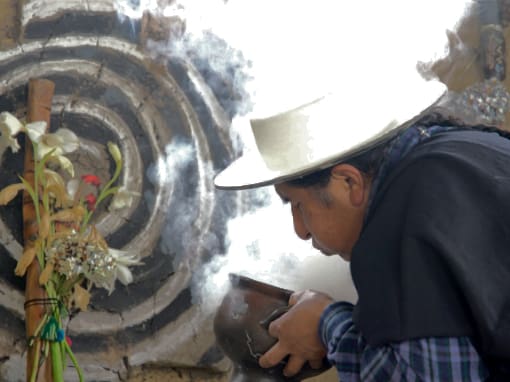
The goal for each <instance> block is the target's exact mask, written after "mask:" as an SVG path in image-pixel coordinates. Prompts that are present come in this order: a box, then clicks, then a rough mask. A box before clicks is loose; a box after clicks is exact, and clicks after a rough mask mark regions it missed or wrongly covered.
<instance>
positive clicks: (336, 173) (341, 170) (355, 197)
mask: <svg viewBox="0 0 510 382" xmlns="http://www.w3.org/2000/svg"><path fill="white" fill-rule="evenodd" d="M331 178H332V179H335V180H339V181H341V182H342V184H343V186H344V187H346V191H348V192H349V200H350V202H351V203H352V204H353V205H354V206H355V207H360V206H362V205H363V203H364V202H365V199H366V198H367V197H368V187H367V186H368V184H367V182H368V180H367V178H366V177H365V175H364V174H363V173H362V172H361V171H360V170H358V169H357V168H356V167H354V166H352V165H350V164H346V163H341V164H337V165H336V166H334V167H333V168H332V169H331Z"/></svg>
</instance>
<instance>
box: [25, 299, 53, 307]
mask: <svg viewBox="0 0 510 382" xmlns="http://www.w3.org/2000/svg"><path fill="white" fill-rule="evenodd" d="M34 305H43V306H52V305H58V299H57V298H50V297H47V298H33V299H31V300H27V301H25V304H23V306H24V308H25V309H27V308H29V307H31V306H34Z"/></svg>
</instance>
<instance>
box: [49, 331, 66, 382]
mask: <svg viewBox="0 0 510 382" xmlns="http://www.w3.org/2000/svg"><path fill="white" fill-rule="evenodd" d="M50 351H51V363H52V366H53V382H64V367H63V366H62V354H60V344H59V343H58V342H57V341H51V342H50Z"/></svg>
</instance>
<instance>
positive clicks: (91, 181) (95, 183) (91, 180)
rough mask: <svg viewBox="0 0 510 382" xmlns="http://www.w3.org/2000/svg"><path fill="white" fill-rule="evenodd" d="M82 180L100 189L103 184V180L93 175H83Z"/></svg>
mask: <svg viewBox="0 0 510 382" xmlns="http://www.w3.org/2000/svg"><path fill="white" fill-rule="evenodd" d="M81 178H82V179H83V181H84V182H85V183H88V184H91V185H93V186H96V187H99V185H100V184H101V179H99V177H98V176H96V175H93V174H85V175H82V176H81Z"/></svg>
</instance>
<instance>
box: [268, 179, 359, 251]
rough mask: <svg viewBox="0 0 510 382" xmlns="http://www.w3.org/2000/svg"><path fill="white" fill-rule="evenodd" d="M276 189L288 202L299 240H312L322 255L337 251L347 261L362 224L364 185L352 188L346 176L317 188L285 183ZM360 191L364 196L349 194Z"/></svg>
mask: <svg viewBox="0 0 510 382" xmlns="http://www.w3.org/2000/svg"><path fill="white" fill-rule="evenodd" d="M360 186H362V187H365V185H364V184H363V185H360ZM275 190H276V192H277V193H278V195H279V196H280V197H281V198H282V200H283V201H284V202H288V203H289V204H290V206H291V211H292V217H293V222H294V230H295V231H296V234H297V235H298V236H299V237H300V238H301V239H303V240H309V239H311V240H312V245H313V246H314V247H315V248H317V249H319V250H320V251H321V252H322V253H324V254H325V255H334V254H338V255H340V256H341V257H342V258H343V259H344V260H347V261H348V260H350V254H351V251H352V248H353V246H354V244H355V243H356V241H357V240H358V237H359V235H360V232H361V228H362V224H363V216H364V211H365V206H366V196H367V195H368V190H367V189H366V188H365V189H364V190H361V189H359V188H356V189H355V188H354V187H353V181H352V179H350V178H349V177H347V176H345V177H332V178H331V180H330V182H329V184H328V186H327V187H326V188H324V189H320V190H319V189H316V188H310V187H309V188H301V187H295V186H291V185H289V184H288V183H281V184H277V185H276V186H275ZM359 192H361V193H363V195H361V196H360V195H354V197H353V194H352V193H359ZM360 198H361V199H360ZM360 200H361V201H362V203H359V202H358V201H360Z"/></svg>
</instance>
